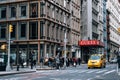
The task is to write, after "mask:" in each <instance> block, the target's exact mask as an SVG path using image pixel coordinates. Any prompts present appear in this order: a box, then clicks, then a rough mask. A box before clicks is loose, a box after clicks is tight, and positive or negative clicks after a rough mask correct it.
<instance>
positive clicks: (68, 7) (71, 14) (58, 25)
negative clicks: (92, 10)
mask: <svg viewBox="0 0 120 80" xmlns="http://www.w3.org/2000/svg"><path fill="white" fill-rule="evenodd" d="M79 6H80V1H79V0H34V1H31V0H10V1H8V0H4V1H3V0H0V43H1V44H3V43H4V44H6V45H7V41H8V31H9V30H8V27H9V25H10V24H11V25H12V26H13V32H11V42H12V43H11V53H10V55H11V57H12V58H13V59H14V61H16V60H17V59H18V57H22V59H23V60H24V61H25V62H28V60H29V57H30V52H31V51H33V52H34V56H33V58H34V60H36V62H38V63H39V60H40V58H41V57H44V58H49V57H51V56H54V57H55V56H56V55H57V53H58V51H60V55H61V56H63V55H64V47H65V46H66V51H67V53H66V54H67V57H73V56H77V55H80V49H79V46H78V40H79V39H80V7H79ZM65 33H66V38H67V40H66V41H67V43H66V45H64V42H65V41H64V38H65ZM73 47H74V50H75V51H73V52H74V53H73V54H72V48H73ZM0 53H4V54H6V53H7V46H6V50H0ZM15 64H16V62H15Z"/></svg>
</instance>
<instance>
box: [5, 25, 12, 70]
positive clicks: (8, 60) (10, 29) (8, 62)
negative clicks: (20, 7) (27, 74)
mask: <svg viewBox="0 0 120 80" xmlns="http://www.w3.org/2000/svg"><path fill="white" fill-rule="evenodd" d="M8 28H9V31H8V34H9V39H8V58H7V67H6V71H10V70H11V68H10V37H11V32H13V30H12V29H13V26H12V25H11V24H10V25H9V27H8Z"/></svg>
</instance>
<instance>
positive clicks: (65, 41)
mask: <svg viewBox="0 0 120 80" xmlns="http://www.w3.org/2000/svg"><path fill="white" fill-rule="evenodd" d="M66 43H67V38H66V30H65V38H64V68H65V67H66Z"/></svg>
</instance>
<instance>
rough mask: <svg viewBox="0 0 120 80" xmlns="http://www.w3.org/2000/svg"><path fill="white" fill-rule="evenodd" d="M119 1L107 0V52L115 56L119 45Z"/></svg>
mask: <svg viewBox="0 0 120 80" xmlns="http://www.w3.org/2000/svg"><path fill="white" fill-rule="evenodd" d="M119 27H120V3H119V0H116V1H115V0H107V28H108V54H109V56H110V58H112V57H115V54H116V52H117V51H119V47H120V33H119V31H118V28H119Z"/></svg>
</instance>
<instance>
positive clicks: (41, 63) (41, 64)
mask: <svg viewBox="0 0 120 80" xmlns="http://www.w3.org/2000/svg"><path fill="white" fill-rule="evenodd" d="M43 62H44V58H43V57H41V58H40V68H42V67H43Z"/></svg>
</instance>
